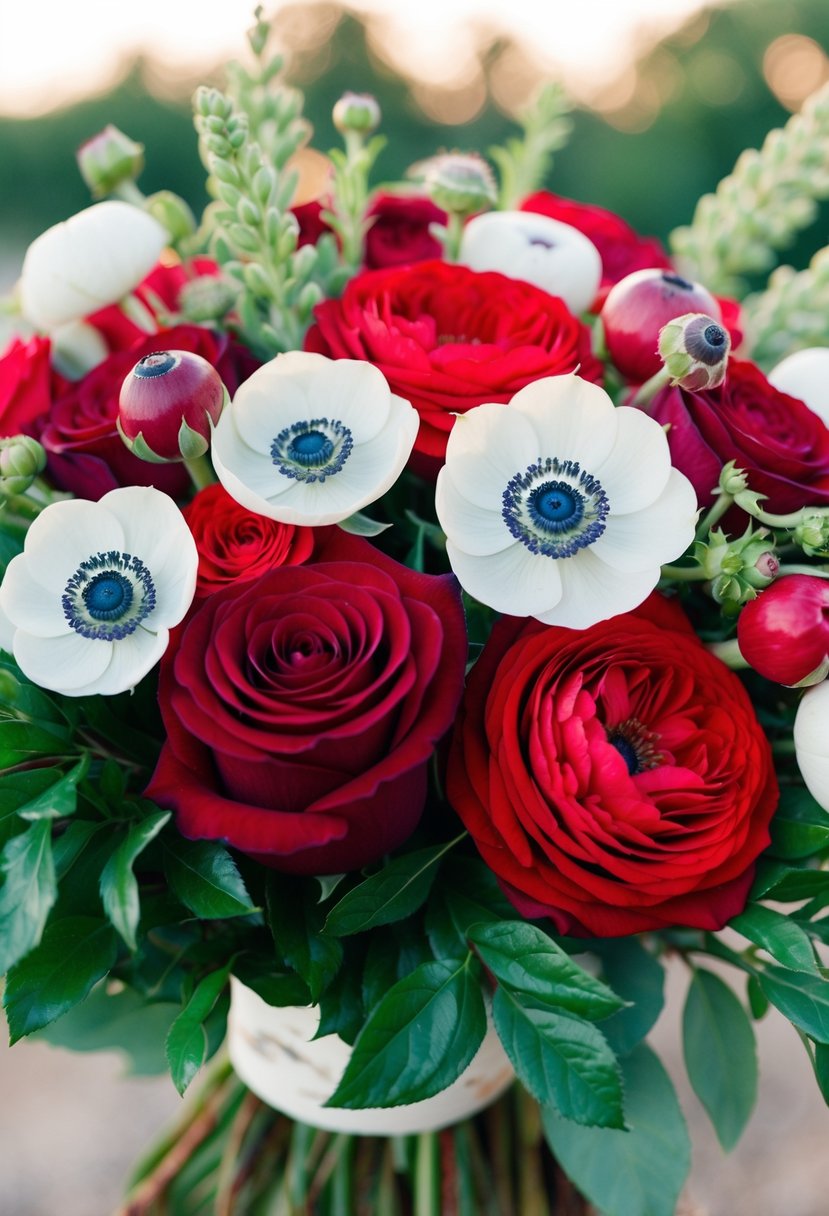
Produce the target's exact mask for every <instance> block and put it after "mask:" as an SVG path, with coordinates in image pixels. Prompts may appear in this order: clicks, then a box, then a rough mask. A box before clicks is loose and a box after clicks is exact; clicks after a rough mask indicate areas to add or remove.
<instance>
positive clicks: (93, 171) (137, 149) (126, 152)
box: [76, 123, 144, 198]
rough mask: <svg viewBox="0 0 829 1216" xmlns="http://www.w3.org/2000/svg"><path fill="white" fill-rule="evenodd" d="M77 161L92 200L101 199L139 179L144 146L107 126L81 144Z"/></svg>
mask: <svg viewBox="0 0 829 1216" xmlns="http://www.w3.org/2000/svg"><path fill="white" fill-rule="evenodd" d="M76 159H77V162H78V168H79V169H80V171H81V177H82V178H83V180H84V181H85V182H86V184H87V186H88V187H89V189H90V191H91V193H92V197H93V198H104V197H105V196H106V195H107V194H112V192H113V190H116V189H117V188H118V187H119V186H121V185H123V184H124V182H134V181H135V179H136V178H137V177H138V176H139V175H140V173H141V170H142V169H143V168H144V145H143V144H137V143H136V142H135V140H134V139H130V137H129V136H128V135H125V134H124V132H123V131H119V130H118V128H117V127H114V126H113V125H112V123H110V124H109V125H108V126H106V127H104V129H103V131H99V132H98V134H97V135H93V136H92V138H91V139H88V140H87V141H86V143H84V144H81V146H80V148H78V151H77V155H76Z"/></svg>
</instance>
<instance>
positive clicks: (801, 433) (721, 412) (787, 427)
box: [648, 359, 829, 512]
mask: <svg viewBox="0 0 829 1216" xmlns="http://www.w3.org/2000/svg"><path fill="white" fill-rule="evenodd" d="M648 412H649V413H650V414H651V415H652V416H653V417H654V418H656V420H657V421H658V422H661V423H662V424H663V425H665V424H670V429H669V430H668V443H669V445H670V449H671V460H672V462H673V464H674V465H675V466H676V468H678V469H679V470H680V472H682V473H684V474H685V476H686V477H687V478H688V479H689V480H690V481H691V482H692V483H693V486H694V489H695V490H696V492H697V498H698V500H699V503H700V506H705V505H707V504H708V503H709V502H711V501H712V500H713V499H714V498H715V497H716V493H717V490H716V487H717V482H718V480H719V476H720V470H721V469H722V466H723V465H724V464H725V463H726V462H727V461H729V460H733V461H735V462H736V465H737V468H739V469H742V470H743V471H744V472H745V473H747V474H748V483H749V489H751V490H756V491H757V492H758V493H760V494H765V495H766V496H767V500H766V501H765V502H764V503H763V507H764V508H765V509H766V510H767V511H774V512H788V511H798V510H799V509H800V508H801V507H805V506H807V505H814V506H818V505H825V504H827V503H829V429H827V427H826V426H825V424H824V423H823V422H822V421H821V419H820V418H819V417H818V415H817V414H815V413H813V412H812V411H811V410H810V409H809V408H808V406H806V405H804V403H803V402H802V401H799V400H798V399H797V398H796V397H790V396H788V394H787V393H781V392H779V391H778V389H776V388H774V387H773V386H772V385H771V384H769V382H768V380H767V379H766V377H765V376H764V375H763V373H762V372H761V371H760V369H759V368H758V367H756V366H755V365H754V364H753V363H749V362H748V361H747V360H740V359H731V360H729V363H728V374H727V376H726V378H725V382H724V383H723V384H722V385H721V386H720V387H719V388H715V389H709V390H708V391H707V392H704V393H689V392H684V391H683V390H681V389H677V388H666V389H663V390H662V392H661V393H658V394H657V395H656V397H654V399H653V401H652V402H651V405H650V406H649V408H648Z"/></svg>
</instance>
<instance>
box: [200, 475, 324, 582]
mask: <svg viewBox="0 0 829 1216" xmlns="http://www.w3.org/2000/svg"><path fill="white" fill-rule="evenodd" d="M184 518H185V519H186V520H187V526H188V527H189V529H190V531H191V532H192V533H193V539H194V540H195V542H196V548H197V549H198V551H199V574H198V582H197V583H196V595H212V593H213V592H214V591H221V590H222V588H224V587H227V586H229V585H230V584H231V583H235V582H247V581H249V580H250V579H253V578H259V576H260V574H264V573H265V572H266V571H268V570H273V569H275V568H276V567H277V566H297V565H299V564H300V563H302V562H304V561H307V560H308V558H309V557H310V556H311V553H312V552H313V549H314V532H313V529H312V528H295V527H294V526H293V525H292V524H281V523H278V522H277V520H275V519H268V518H267V516H265V515H255V514H254V513H253V512H252V511H248V510H247V509H246V508H245V507H243V506H240V505H239V503H238V502H236V499H235V498H231V496H230V495H229V494H228V492H227V490H226V489H225V488H224V486H220V485H212V486H206V487H205V488H204V489H203V490H199V492H198V494H197V495H196V496H195V498H194V499H193V501H192V502H191V503H188V505H187V506H186V507H185V508H184Z"/></svg>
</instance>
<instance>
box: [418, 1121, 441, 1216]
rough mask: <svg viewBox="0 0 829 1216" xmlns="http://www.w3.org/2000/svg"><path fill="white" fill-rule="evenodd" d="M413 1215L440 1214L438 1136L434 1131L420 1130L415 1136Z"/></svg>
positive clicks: (437, 1215) (431, 1215)
mask: <svg viewBox="0 0 829 1216" xmlns="http://www.w3.org/2000/svg"><path fill="white" fill-rule="evenodd" d="M414 1216H440V1169H439V1156H438V1138H437V1136H436V1135H435V1133H434V1132H421V1133H420V1135H419V1136H418V1137H417V1152H416V1158H415V1175H414Z"/></svg>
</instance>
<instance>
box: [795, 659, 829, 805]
mask: <svg viewBox="0 0 829 1216" xmlns="http://www.w3.org/2000/svg"><path fill="white" fill-rule="evenodd" d="M793 736H794V750H795V757H796V759H797V764H798V768H799V769H800V772H801V775H802V777H803V780H804V781H805V782H806V788H807V789H808V791H809V793H810V794H811V795H812V797H813V798H814V799H815V800H816V801H817V802H819V803H820V805H821V806H822V807H823V809H824V810H825V811H826V810H829V681H826V680H824V682H823V683H822V684H816V685H815V687H814V688H808V689H807V690H806V692H805V693H804V694H803V697H802V698H801V701H800V704H799V706H798V707H797V714H796V715H795V720H794V731H793Z"/></svg>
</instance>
